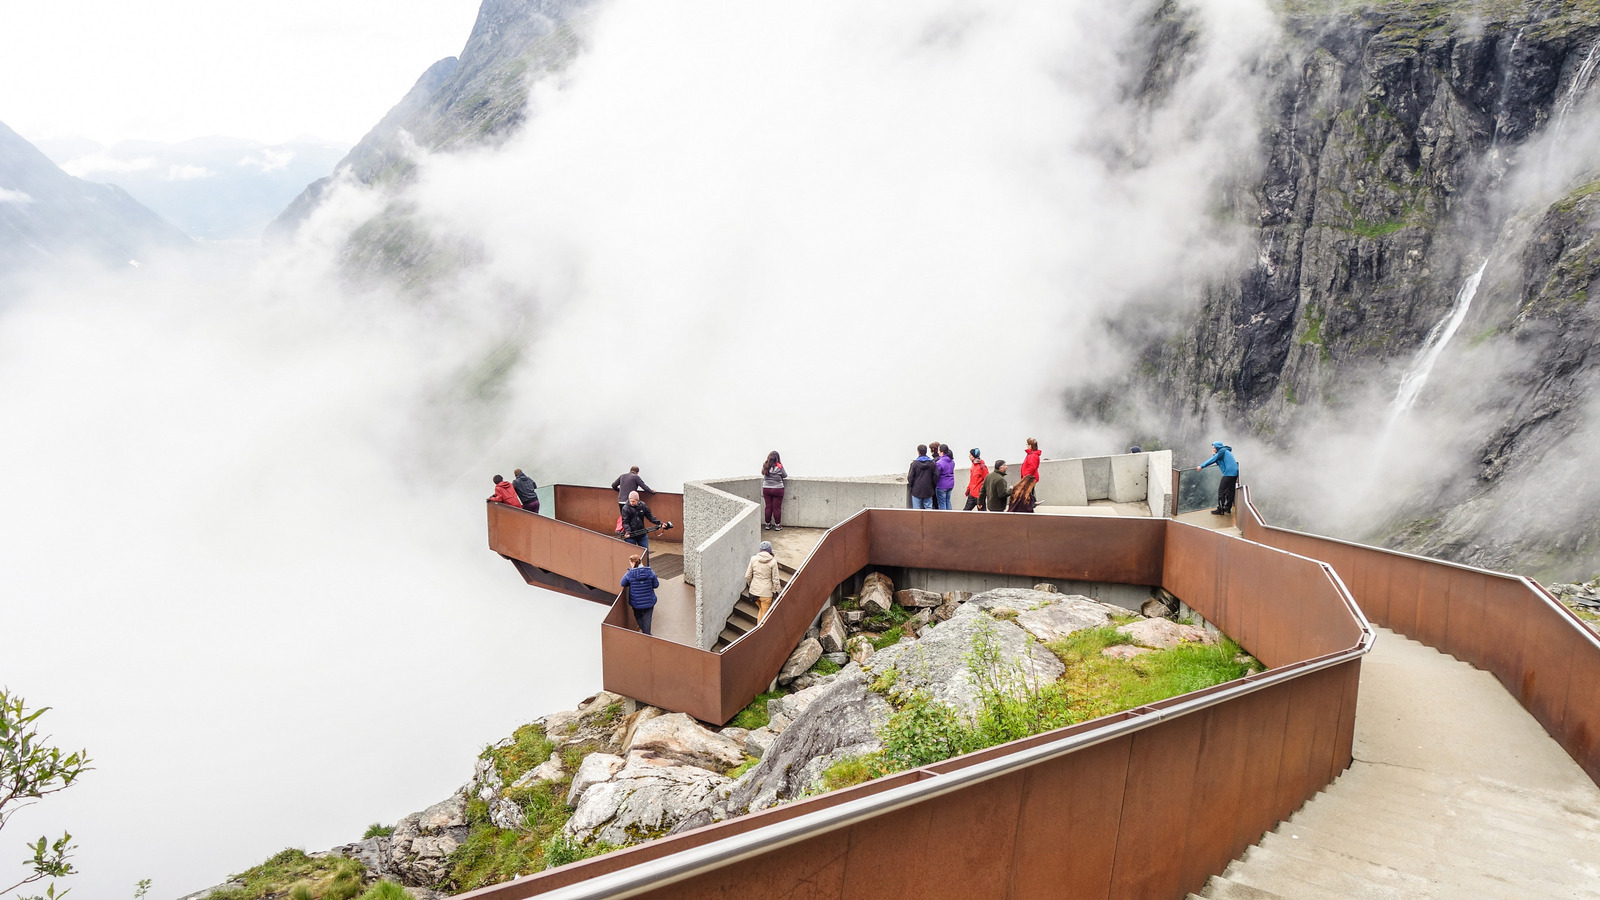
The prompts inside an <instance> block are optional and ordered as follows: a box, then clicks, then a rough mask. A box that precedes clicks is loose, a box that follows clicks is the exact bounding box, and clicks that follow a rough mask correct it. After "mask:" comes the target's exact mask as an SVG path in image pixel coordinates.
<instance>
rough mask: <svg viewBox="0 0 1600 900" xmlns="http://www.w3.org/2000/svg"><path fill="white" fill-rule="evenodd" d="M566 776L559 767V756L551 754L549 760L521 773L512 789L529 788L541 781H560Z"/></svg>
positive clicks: (565, 772) (562, 767) (562, 768)
mask: <svg viewBox="0 0 1600 900" xmlns="http://www.w3.org/2000/svg"><path fill="white" fill-rule="evenodd" d="M566 774H567V770H566V768H565V767H564V766H562V765H561V754H559V753H552V754H550V758H549V759H547V760H545V761H544V762H542V763H540V764H538V765H537V766H534V767H533V768H531V769H529V770H528V771H526V772H523V773H522V777H521V778H518V779H517V780H516V781H515V782H514V783H513V784H512V785H511V786H512V787H531V786H533V785H535V784H537V783H539V782H541V781H560V780H561V779H562V778H563V777H564V776H565V775H566Z"/></svg>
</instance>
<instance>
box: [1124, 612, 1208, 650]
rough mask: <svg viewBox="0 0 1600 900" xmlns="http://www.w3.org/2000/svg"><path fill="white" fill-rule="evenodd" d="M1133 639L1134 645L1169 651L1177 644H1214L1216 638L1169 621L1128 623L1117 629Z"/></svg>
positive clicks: (1153, 620) (1193, 626)
mask: <svg viewBox="0 0 1600 900" xmlns="http://www.w3.org/2000/svg"><path fill="white" fill-rule="evenodd" d="M1117 630H1118V631H1120V632H1122V633H1123V634H1125V635H1127V636H1129V637H1131V638H1133V640H1134V643H1136V644H1139V645H1140V646H1143V647H1154V648H1155V649H1157V650H1170V649H1172V648H1173V647H1176V646H1178V645H1179V644H1215V643H1216V642H1217V636H1216V635H1214V634H1212V633H1211V632H1209V631H1207V630H1205V629H1204V628H1200V627H1198V626H1195V625H1184V624H1182V623H1180V622H1173V621H1171V620H1170V619H1144V620H1142V621H1138V622H1130V623H1129V624H1127V625H1123V626H1121V627H1119V628H1118V629H1117Z"/></svg>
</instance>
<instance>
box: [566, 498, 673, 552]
mask: <svg viewBox="0 0 1600 900" xmlns="http://www.w3.org/2000/svg"><path fill="white" fill-rule="evenodd" d="M644 503H645V505H646V506H648V507H650V511H651V512H652V513H655V517H656V518H658V519H660V520H661V521H663V522H671V523H672V524H673V526H674V527H673V530H672V531H671V532H668V534H670V535H672V537H671V538H667V537H665V536H663V539H670V540H678V536H679V535H682V534H683V495H682V494H668V493H661V492H657V493H654V494H646V495H645V496H644ZM555 504H556V509H555V513H556V514H555V518H557V519H559V520H560V521H562V522H566V523H568V524H570V525H576V526H578V527H579V528H587V529H589V530H590V531H596V532H599V533H600V534H604V535H610V534H615V533H616V527H617V513H618V510H617V492H616V491H613V490H611V489H610V488H603V487H585V486H582V485H576V484H558V485H556V486H555Z"/></svg>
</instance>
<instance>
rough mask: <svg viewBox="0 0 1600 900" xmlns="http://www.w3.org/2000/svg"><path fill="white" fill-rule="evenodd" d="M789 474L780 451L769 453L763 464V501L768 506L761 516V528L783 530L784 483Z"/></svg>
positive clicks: (764, 529)
mask: <svg viewBox="0 0 1600 900" xmlns="http://www.w3.org/2000/svg"><path fill="white" fill-rule="evenodd" d="M788 477H789V474H788V473H787V472H785V471H784V470H783V460H782V459H780V458H779V457H778V451H776V450H774V451H772V452H771V453H768V454H767V461H766V462H764V463H762V464H761V501H762V503H763V505H764V506H765V507H766V509H765V510H764V513H763V515H762V518H761V530H763V531H768V530H770V531H782V530H783V483H784V480H785V479H787V478H788Z"/></svg>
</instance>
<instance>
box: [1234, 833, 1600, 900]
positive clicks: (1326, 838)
mask: <svg viewBox="0 0 1600 900" xmlns="http://www.w3.org/2000/svg"><path fill="white" fill-rule="evenodd" d="M1280 832H1282V833H1280ZM1260 846H1261V847H1262V848H1263V849H1267V850H1274V851H1277V852H1280V853H1283V854H1284V855H1286V856H1306V855H1308V854H1307V851H1308V850H1315V851H1317V852H1318V853H1319V854H1322V853H1326V854H1337V855H1338V856H1341V857H1346V858H1348V859H1352V860H1359V861H1360V862H1361V863H1365V864H1370V865H1375V866H1381V867H1383V868H1385V869H1388V870H1392V871H1394V872H1398V873H1401V874H1402V875H1406V876H1414V877H1415V878H1417V879H1419V880H1420V882H1421V883H1424V884H1436V885H1439V884H1452V885H1457V886H1459V887H1461V888H1462V890H1461V891H1460V892H1459V893H1458V894H1457V895H1458V896H1480V897H1504V898H1507V900H1514V898H1518V897H1527V896H1530V895H1532V896H1540V897H1559V896H1562V894H1563V893H1564V892H1566V891H1568V890H1570V889H1572V888H1581V887H1584V886H1585V885H1586V884H1588V883H1590V882H1592V880H1593V879H1592V877H1591V876H1588V875H1585V874H1582V873H1572V874H1574V875H1576V876H1577V877H1575V878H1574V877H1570V876H1569V877H1565V878H1563V877H1560V876H1561V875H1562V873H1561V872H1560V870H1559V867H1555V866H1550V865H1549V860H1548V859H1547V858H1542V857H1540V856H1531V857H1530V856H1528V855H1525V854H1521V853H1517V852H1506V851H1499V852H1496V851H1493V850H1492V849H1490V848H1491V847H1492V846H1493V843H1492V840H1491V839H1490V836H1485V837H1484V839H1482V840H1472V841H1468V842H1464V843H1463V844H1462V845H1459V846H1437V845H1432V844H1427V845H1424V844H1416V843H1405V842H1399V841H1391V842H1387V843H1385V842H1382V841H1376V840H1366V839H1363V837H1362V836H1361V835H1359V834H1352V833H1349V832H1325V831H1317V830H1313V829H1310V828H1306V827H1304V826H1293V825H1284V826H1281V827H1280V829H1279V831H1278V832H1273V833H1270V834H1268V835H1267V836H1266V837H1265V838H1263V839H1262V841H1261V844H1260ZM1468 888H1470V890H1467V889H1468Z"/></svg>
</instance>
